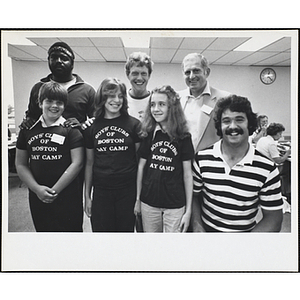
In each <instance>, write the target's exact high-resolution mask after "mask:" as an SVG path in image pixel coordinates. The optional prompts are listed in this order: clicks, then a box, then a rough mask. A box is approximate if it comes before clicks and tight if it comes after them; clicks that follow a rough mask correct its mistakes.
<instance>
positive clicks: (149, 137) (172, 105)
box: [134, 85, 194, 232]
mask: <svg viewBox="0 0 300 300" xmlns="http://www.w3.org/2000/svg"><path fill="white" fill-rule="evenodd" d="M142 132H143V136H144V137H145V139H144V140H143V141H142V144H141V147H140V149H139V157H140V161H139V166H138V175H137V200H136V204H135V210H134V211H135V214H140V213H141V215H142V221H143V228H144V231H145V232H186V231H187V229H188V226H189V222H190V217H191V205H192V191H193V180H192V169H191V161H192V159H193V157H194V149H193V145H192V141H191V135H190V133H189V132H188V129H187V125H186V120H185V117H184V113H183V110H182V108H181V104H180V99H179V96H178V95H177V94H176V92H175V91H174V90H173V88H172V87H170V86H168V85H167V86H163V87H161V88H156V89H154V90H153V91H152V93H151V96H150V100H149V103H148V107H147V109H146V112H145V117H144V121H143V124H142Z"/></svg>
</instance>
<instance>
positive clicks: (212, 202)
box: [193, 141, 283, 232]
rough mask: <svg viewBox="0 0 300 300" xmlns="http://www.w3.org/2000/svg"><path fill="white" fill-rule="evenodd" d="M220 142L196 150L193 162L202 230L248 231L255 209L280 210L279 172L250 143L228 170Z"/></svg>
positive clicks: (255, 213) (251, 226)
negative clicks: (199, 202)
mask: <svg viewBox="0 0 300 300" xmlns="http://www.w3.org/2000/svg"><path fill="white" fill-rule="evenodd" d="M221 142H222V141H218V142H216V143H215V144H214V145H212V146H211V147H209V148H206V149H204V150H201V151H199V152H198V153H197V154H196V156H195V161H194V163H193V178H194V194H196V195H197V194H199V193H201V194H202V196H203V201H202V210H201V218H202V222H203V226H204V228H205V230H206V231H221V232H246V231H251V230H252V229H253V228H254V227H255V225H256V215H257V213H258V208H259V206H260V207H261V208H262V209H266V210H278V209H282V206H283V201H282V196H281V185H280V177H279V171H278V169H277V167H276V165H275V164H274V162H272V161H271V160H269V159H268V158H267V157H266V156H264V155H262V154H261V153H260V152H258V151H257V150H256V149H255V148H254V147H253V146H252V145H251V144H250V145H249V150H248V152H247V154H246V155H245V157H244V158H243V159H242V160H241V161H240V162H239V163H237V164H236V165H235V166H233V167H232V168H231V169H230V167H229V166H228V164H227V163H226V161H225V160H224V158H223V155H222V153H221Z"/></svg>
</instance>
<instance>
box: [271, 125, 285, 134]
mask: <svg viewBox="0 0 300 300" xmlns="http://www.w3.org/2000/svg"><path fill="white" fill-rule="evenodd" d="M283 131H285V127H284V126H283V125H282V124H280V123H271V124H269V126H268V128H267V135H271V136H274V135H276V134H277V133H278V132H283Z"/></svg>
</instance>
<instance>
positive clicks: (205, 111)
mask: <svg viewBox="0 0 300 300" xmlns="http://www.w3.org/2000/svg"><path fill="white" fill-rule="evenodd" d="M201 110H202V111H203V112H204V113H206V114H208V115H210V113H211V112H212V110H213V108H212V107H210V106H208V105H206V104H203V105H202V107H201Z"/></svg>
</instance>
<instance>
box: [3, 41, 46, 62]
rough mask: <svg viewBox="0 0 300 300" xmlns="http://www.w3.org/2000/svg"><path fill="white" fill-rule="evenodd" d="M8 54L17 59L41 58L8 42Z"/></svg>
mask: <svg viewBox="0 0 300 300" xmlns="http://www.w3.org/2000/svg"><path fill="white" fill-rule="evenodd" d="M8 56H9V57H11V58H14V59H17V60H40V59H39V58H37V57H35V56H33V55H31V54H29V53H27V52H24V51H23V50H20V49H19V48H17V47H15V46H13V45H10V44H8Z"/></svg>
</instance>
